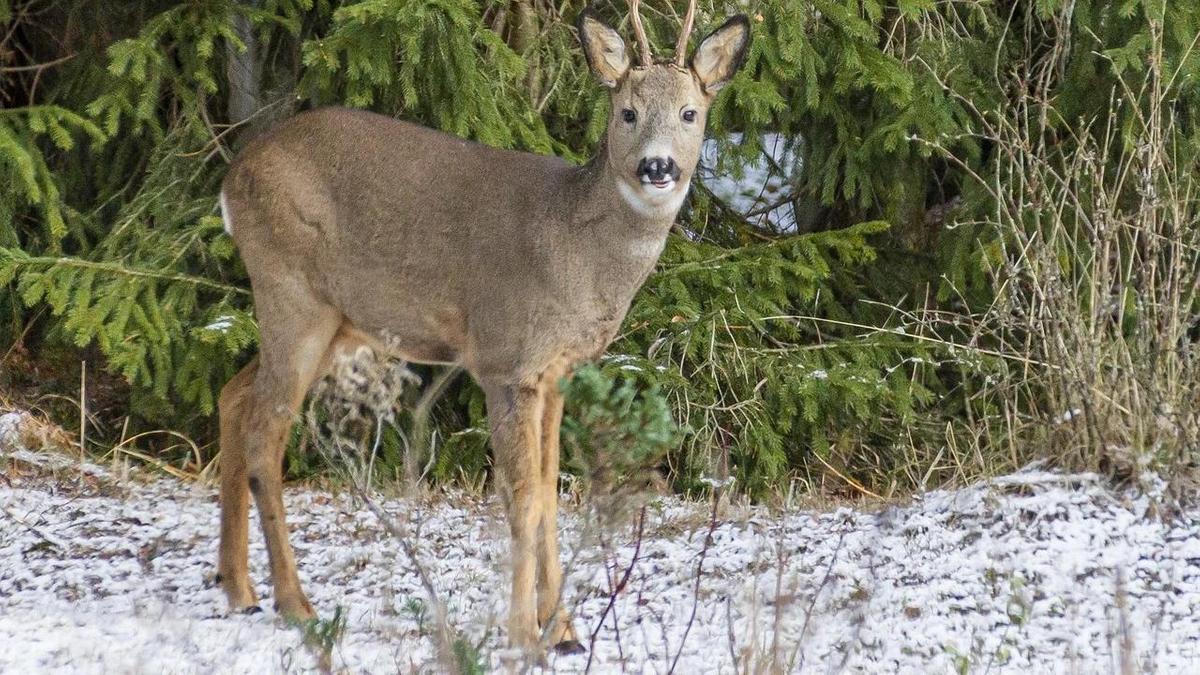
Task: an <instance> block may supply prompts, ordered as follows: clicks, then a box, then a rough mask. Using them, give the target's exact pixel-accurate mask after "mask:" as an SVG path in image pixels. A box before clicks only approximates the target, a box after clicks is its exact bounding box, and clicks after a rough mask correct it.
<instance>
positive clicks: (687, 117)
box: [683, 110, 696, 123]
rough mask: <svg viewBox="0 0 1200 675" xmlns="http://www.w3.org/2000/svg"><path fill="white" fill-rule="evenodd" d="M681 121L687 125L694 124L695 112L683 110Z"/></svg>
mask: <svg viewBox="0 0 1200 675" xmlns="http://www.w3.org/2000/svg"><path fill="white" fill-rule="evenodd" d="M683 121H684V122H688V123H691V122H695V121H696V111H695V110H684V111H683Z"/></svg>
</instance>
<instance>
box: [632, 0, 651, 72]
mask: <svg viewBox="0 0 1200 675" xmlns="http://www.w3.org/2000/svg"><path fill="white" fill-rule="evenodd" d="M640 4H641V0H629V20H630V21H631V22H633V36H634V37H636V38H637V43H638V53H639V54H641V57H642V65H643V66H649V65H651V64H652V63H653V59H652V56H653V55H652V54H651V53H650V41H649V40H647V39H646V29H645V28H643V27H642V17H641V15H640V14H638V5H640Z"/></svg>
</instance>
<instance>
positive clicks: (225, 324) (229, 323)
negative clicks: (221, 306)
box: [204, 315, 233, 333]
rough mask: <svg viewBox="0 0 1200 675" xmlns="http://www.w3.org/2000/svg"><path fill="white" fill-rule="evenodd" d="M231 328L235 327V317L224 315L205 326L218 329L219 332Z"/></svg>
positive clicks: (206, 328)
mask: <svg viewBox="0 0 1200 675" xmlns="http://www.w3.org/2000/svg"><path fill="white" fill-rule="evenodd" d="M230 328H233V317H232V316H228V315H224V316H219V317H217V319H216V320H215V321H213V322H212V323H210V324H208V325H207V326H205V327H204V330H211V331H216V332H218V333H226V332H228V331H229V329H230Z"/></svg>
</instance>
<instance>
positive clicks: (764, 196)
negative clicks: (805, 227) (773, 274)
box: [696, 133, 804, 232]
mask: <svg viewBox="0 0 1200 675" xmlns="http://www.w3.org/2000/svg"><path fill="white" fill-rule="evenodd" d="M728 140H729V141H730V142H732V143H734V144H740V143H741V142H742V140H743V136H742V134H730V136H729V139H728ZM802 143H803V141H802V140H801V139H799V138H795V139H788V138H786V137H784V136H783V135H781V134H776V133H767V134H763V137H762V147H763V149H764V151H765V152H764V153H763V154H762V155H761V156H759V157H758V158H757V159H755V160H754V161H751V162H749V163H747V164H746V166H745V167H743V172H742V175H741V177H740V178H739V177H738V176H735V175H734V174H733V173H731V172H728V171H725V172H718V171H717V165H718V148H719V145H718V143H717V141H716V140H714V139H706V140H705V141H704V145H703V146H702V147H701V150H700V164H699V166H698V167H697V174H696V175H697V176H699V179H700V182H701V183H703V184H704V187H706V188H708V189H709V190H710V191H712V193H713V194H714V195H716V196H717V198H718V199H720V200H721V201H722V202H724V203H725V204H726V205H728V206H729V207H730V208H732V209H733V210H735V211H737V212H739V213H741V214H743V215H745V216H746V220H747V222H750V223H752V224H755V225H763V224H769V225H770V226H771V227H773V228H774V229H775V230H776V231H778V232H795V231H796V228H797V214H796V209H795V206H794V205H793V203H792V202H791V200H790V199H789V198H790V197H792V196H794V194H795V192H794V186H795V184H796V182H797V181H798V180H799V177H800V174H801V172H802V171H803V168H804V161H803V159H802V157H801V155H800V148H801V144H802Z"/></svg>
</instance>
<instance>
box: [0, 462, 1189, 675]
mask: <svg viewBox="0 0 1200 675" xmlns="http://www.w3.org/2000/svg"><path fill="white" fill-rule="evenodd" d="M113 492H114V493H113V494H106V493H104V491H98V492H92V493H85V494H74V493H72V492H71V491H70V490H68V489H64V488H63V487H62V485H60V484H58V483H51V484H47V483H45V482H44V481H43V482H38V481H26V480H24V479H22V478H21V476H20V474H17V475H16V476H15V477H13V478H12V479H11V483H8V482H6V481H0V507H2V517H3V518H4V519H5V521H6V522H5V525H4V526H3V527H0V645H8V646H9V647H11V646H14V645H19V646H20V647H19V648H5V649H0V672H14V673H17V672H51V671H54V672H66V671H69V672H80V673H91V672H96V673H99V672H158V671H170V672H183V673H192V672H194V673H207V672H223V673H252V672H253V673H258V672H282V671H290V670H310V669H312V668H314V667H315V665H316V662H315V660H314V657H313V655H312V654H311V652H310V651H309V650H308V649H306V648H305V647H304V646H303V643H302V638H301V635H300V633H299V631H297V630H296V629H292V628H287V627H285V626H283V625H282V624H280V623H279V622H277V621H276V617H275V615H274V613H273V612H272V611H271V609H270V605H271V602H270V589H269V584H268V583H267V569H266V554H265V550H264V548H263V546H262V543H261V538H260V536H259V534H258V528H257V525H256V523H255V524H254V526H253V527H252V530H251V531H252V537H251V572H252V575H253V579H254V580H255V582H256V586H257V590H258V592H259V595H260V597H261V598H262V599H263V608H264V610H265V611H264V612H263V613H261V614H255V615H240V614H238V615H228V614H227V611H226V607H225V600H224V598H223V596H222V594H221V592H220V591H219V590H218V589H217V588H214V587H213V585H212V583H211V578H212V574H213V572H214V562H215V559H216V537H217V529H218V519H219V514H218V506H217V503H216V499H215V494H214V491H213V490H212V489H209V488H206V487H199V486H194V485H185V484H180V483H178V482H174V481H170V480H157V481H153V482H139V481H136V480H129V481H124V482H122V483H121V485H120V489H119V490H117V491H113ZM285 498H286V501H287V504H288V509H289V511H288V515H289V525H290V528H291V531H292V533H293V535H292V541H293V544H294V545H295V547H296V551H297V557H298V559H299V561H300V574H301V577H302V580H303V582H304V584H305V587H306V589H307V590H308V592H309V593H310V598H311V600H312V601H313V603H314V605H315V606H316V607H317V608H318V611H319V612H320V613H321V614H322V616H325V617H328V616H330V615H331V614H332V612H333V610H334V608H336V607H341V608H343V609H344V611H345V615H346V620H347V627H346V630H345V633H344V635H343V637H342V639H341V641H340V642H339V643H338V645H337V647H336V648H335V649H334V652H333V660H334V667H335V668H345V669H347V670H349V671H350V672H396V671H404V672H408V671H409V670H413V669H425V670H428V669H431V668H432V669H433V670H437V668H436V667H435V666H433V665H432V661H431V659H432V655H433V646H432V642H431V638H430V635H429V633H430V627H429V626H428V625H426V623H424V622H423V621H422V619H421V617H420V612H419V611H417V609H419V607H420V604H421V603H423V602H424V595H423V591H422V587H421V583H420V581H419V579H418V577H417V575H416V573H415V571H414V569H413V567H412V565H411V563H410V561H409V560H408V559H407V558H405V556H404V554H403V552H402V551H401V548H400V545H399V543H398V542H396V541H395V540H393V539H390V538H389V537H388V536H386V535H385V533H384V532H383V528H382V527H380V524H379V522H378V521H377V520H376V518H375V516H374V515H372V513H371V512H370V510H369V509H368V508H366V507H364V506H363V505H362V504H359V503H356V502H355V501H354V500H352V499H350V498H348V497H345V496H340V495H335V494H330V493H327V492H322V491H316V490H298V489H289V490H288V491H287V494H286V496H285ZM380 504H381V506H382V507H383V508H384V509H385V510H386V511H387V512H388V513H389V514H392V515H393V516H394V517H395V518H397V519H398V520H399V521H401V523H402V524H403V527H404V528H405V529H406V530H408V531H414V532H419V534H418V535H416V536H414V538H413V540H412V543H413V544H414V545H415V546H416V547H417V549H418V551H419V557H420V560H421V564H422V566H423V567H424V568H425V569H426V570H427V571H428V572H429V573H430V575H431V578H432V580H433V583H434V584H435V586H436V587H437V589H438V593H439V596H440V597H441V598H442V600H443V601H444V602H445V604H446V606H447V609H448V612H449V620H450V623H451V625H453V626H454V627H455V628H456V629H458V630H459V631H461V632H462V634H463V635H464V636H465V637H466V639H467V640H469V641H471V642H472V643H476V642H479V643H481V644H482V653H483V656H484V658H485V659H486V664H487V665H488V666H489V667H490V668H492V669H501V668H503V667H504V666H505V664H506V659H507V658H509V656H510V655H509V652H508V650H506V649H505V647H504V644H505V636H504V631H503V630H502V627H503V626H504V614H503V612H504V610H505V607H506V606H507V604H508V572H507V565H508V536H507V527H506V526H505V524H504V521H503V519H502V517H501V511H500V508H499V507H498V505H496V504H495V502H494V500H492V501H486V502H481V501H477V500H471V499H468V498H465V497H458V498H445V497H442V498H439V499H437V500H435V501H433V502H418V501H407V500H402V499H391V498H388V499H383V498H381V499H380ZM1150 507H1151V504H1150V502H1149V500H1148V499H1147V498H1146V497H1143V496H1139V495H1137V494H1134V493H1114V492H1112V491H1110V490H1109V489H1108V488H1107V487H1105V485H1104V483H1103V481H1101V480H1100V479H1099V478H1098V477H1096V476H1093V475H1090V474H1078V475H1064V474H1058V473H1053V472H1048V471H1041V470H1030V471H1026V472H1021V473H1018V474H1015V475H1013V476H1007V477H1003V478H999V479H995V480H992V481H988V482H986V483H983V484H980V485H977V486H974V487H971V488H967V489H962V490H957V491H936V492H931V493H928V494H926V495H924V496H923V497H922V498H920V499H916V500H914V501H913V503H911V504H908V505H904V506H894V507H889V508H885V509H882V510H880V511H864V510H859V509H854V508H848V507H843V508H838V509H836V510H834V511H831V512H820V511H800V510H788V511H782V512H779V511H768V510H766V509H761V508H746V507H731V508H729V509H726V510H725V511H724V512H723V513H722V514H721V516H720V518H719V520H718V521H717V522H716V524H715V526H714V527H712V528H711V531H710V526H709V506H708V505H706V504H696V503H689V502H684V501H681V500H678V499H674V498H667V499H660V500H656V501H653V502H651V503H650V505H649V507H648V508H647V512H646V514H647V515H646V522H645V529H644V533H645V534H644V537H643V540H642V542H641V543H640V546H639V545H638V544H637V542H635V541H634V539H635V537H634V533H635V531H636V530H635V528H633V527H632V526H630V527H629V528H628V529H622V530H618V531H614V532H610V533H609V534H608V539H610V540H611V541H615V542H619V545H618V546H616V547H615V549H612V550H607V551H606V550H603V549H601V548H599V547H598V545H596V544H595V543H593V542H594V538H593V537H585V533H586V531H587V529H588V525H587V523H586V519H585V518H584V517H583V515H582V514H581V513H580V512H578V511H577V510H574V509H572V508H568V507H564V509H563V511H564V512H563V515H562V517H561V519H560V520H561V524H562V528H563V558H564V561H565V564H566V566H567V568H568V569H567V577H568V584H567V588H566V591H565V594H566V598H567V599H568V603H569V605H570V606H571V607H572V608H573V609H574V613H575V616H576V628H577V629H578V630H579V632H580V635H581V637H582V640H583V642H584V643H585V645H587V644H588V643H589V636H590V635H591V634H592V633H593V632H596V641H595V643H594V644H592V645H591V647H592V652H593V654H592V658H593V663H592V668H593V670H594V672H614V671H623V670H624V671H631V672H666V671H667V670H669V669H670V667H671V664H672V662H673V661H674V660H675V659H676V656H677V655H678V665H677V666H676V668H675V672H680V673H715V672H726V673H732V672H741V671H743V670H749V671H752V672H758V671H762V670H770V668H769V667H768V666H769V663H770V661H771V660H772V658H775V659H776V660H777V664H778V665H779V670H782V671H784V672H827V671H836V672H841V671H849V672H888V673H928V672H955V671H957V670H959V669H960V668H966V669H967V670H970V671H979V672H984V671H990V672H996V673H1009V672H1011V673H1025V672H1072V671H1074V672H1096V671H1105V672H1107V671H1109V670H1119V669H1120V668H1119V667H1118V665H1116V664H1120V663H1122V659H1123V658H1126V657H1127V658H1128V660H1129V662H1130V663H1132V664H1133V665H1134V667H1135V670H1137V671H1138V672H1141V671H1150V672H1200V612H1196V611H1195V608H1196V607H1198V606H1200V513H1197V512H1196V511H1187V512H1185V513H1184V514H1183V515H1182V516H1181V517H1180V518H1178V519H1176V520H1172V521H1164V520H1160V519H1156V518H1154V517H1152V514H1153V512H1154V509H1152V508H1150ZM702 551H703V554H702ZM635 552H636V553H635ZM635 559H636V562H634V563H633V564H632V572H631V573H630V574H629V578H628V583H627V585H626V586H625V587H624V590H623V591H621V592H620V593H618V594H617V596H616V598H615V601H613V602H612V607H611V609H607V608H608V606H609V603H610V600H609V596H610V589H611V588H612V586H613V585H614V584H615V583H616V582H617V581H619V580H620V579H621V577H622V576H623V575H624V573H625V570H626V569H627V568H629V567H630V564H631V561H633V560H635ZM698 569H699V570H700V571H701V574H700V578H699V580H698V581H697V570H698ZM693 612H694V615H695V618H694V620H692V619H691V617H692V615H693ZM689 623H690V628H689ZM618 629H619V630H618ZM685 635H686V639H685ZM587 659H588V656H587V655H581V656H555V655H552V656H550V657H549V663H548V666H547V669H548V670H552V671H555V672H581V671H583V670H584V668H585V667H586V665H587V662H588V661H587Z"/></svg>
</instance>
